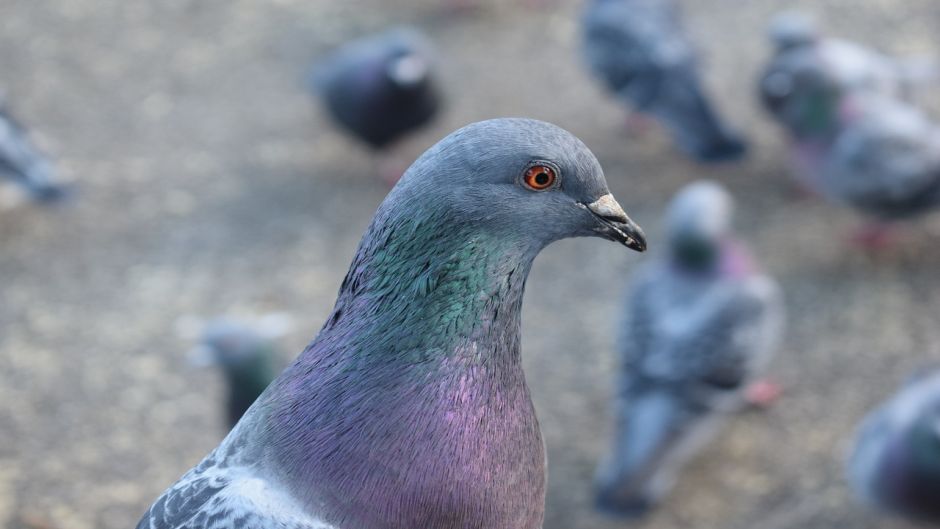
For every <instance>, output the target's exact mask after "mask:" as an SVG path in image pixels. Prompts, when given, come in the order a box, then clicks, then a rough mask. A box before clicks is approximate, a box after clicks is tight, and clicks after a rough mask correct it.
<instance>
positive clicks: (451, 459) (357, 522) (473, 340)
mask: <svg viewBox="0 0 940 529" xmlns="http://www.w3.org/2000/svg"><path fill="white" fill-rule="evenodd" d="M575 236H600V237H605V238H608V239H610V240H614V241H618V242H621V243H623V244H624V245H627V246H629V247H631V248H634V249H637V250H643V249H645V241H644V239H643V235H642V232H641V231H640V229H639V228H638V227H637V226H636V225H635V224H634V223H633V222H632V221H631V220H630V219H629V218H628V217H627V216H626V214H625V213H624V212H623V210H622V209H621V208H620V206H619V205H617V203H616V201H615V200H614V199H613V197H612V196H611V195H610V193H609V191H608V190H607V185H606V181H605V180H604V176H603V171H602V170H601V168H600V165H599V164H598V162H597V160H596V159H595V158H594V156H593V154H591V152H590V151H589V150H588V149H587V147H585V146H584V144H583V143H581V142H580V141H579V140H578V139H577V138H575V137H573V136H572V135H570V134H569V133H567V132H565V131H563V130H562V129H559V128H558V127H555V126H553V125H550V124H547V123H544V122H539V121H534V120H526V119H498V120H490V121H484V122H480V123H475V124H472V125H469V126H467V127H464V128H462V129H460V130H458V131H456V132H454V133H452V134H451V135H449V136H448V137H446V138H445V139H443V140H442V141H440V142H439V143H438V144H436V145H435V146H434V147H432V148H431V149H429V150H428V151H427V152H425V153H424V154H423V155H422V156H421V157H420V158H419V159H418V160H417V161H416V162H415V163H414V164H413V165H412V166H411V168H410V169H409V170H408V171H407V172H406V173H405V175H404V177H403V178H402V179H401V180H400V181H399V182H398V184H397V185H396V186H395V188H393V189H392V191H391V192H390V193H389V195H388V196H387V197H386V199H385V201H384V202H383V203H382V205H381V206H380V207H379V209H378V211H377V212H376V214H375V216H374V218H373V221H372V223H371V225H370V226H369V228H367V230H366V233H365V235H364V236H363V239H362V241H361V243H360V245H359V248H358V250H357V252H356V255H355V257H354V258H353V261H352V264H351V265H350V268H349V272H348V273H347V275H346V278H345V279H344V280H343V282H342V285H341V286H340V291H339V294H338V297H337V301H336V305H335V307H334V309H333V312H332V313H331V315H330V316H329V317H328V319H327V321H326V323H325V324H324V326H323V327H322V329H321V330H320V332H319V333H318V334H317V336H316V337H315V338H314V339H313V341H312V342H311V343H310V345H308V346H307V348H306V350H305V351H304V352H303V353H302V354H301V355H300V357H299V358H298V359H297V360H296V361H295V362H294V363H293V365H292V366H290V367H289V368H288V369H287V370H286V371H285V372H284V373H282V374H281V375H280V376H279V377H278V378H277V379H276V380H275V381H274V382H272V384H271V385H270V386H269V387H268V389H267V390H265V392H264V393H263V394H262V395H261V397H260V398H259V399H258V401H257V402H256V403H255V404H254V405H253V406H252V407H251V408H250V409H249V410H248V412H247V413H246V414H245V416H244V417H243V418H242V420H241V421H240V422H239V423H238V424H237V425H236V426H235V428H234V429H233V430H232V432H231V433H230V434H229V435H228V437H227V438H226V439H225V440H224V441H223V442H222V444H221V445H220V446H219V447H218V448H217V449H216V450H214V451H213V452H212V453H211V454H210V455H209V456H208V457H207V458H206V459H205V460H204V461H203V462H202V463H200V464H199V465H198V466H197V467H196V468H194V469H193V470H191V471H190V472H189V473H187V474H186V475H184V476H183V477H182V478H181V479H180V480H179V481H178V482H177V483H176V484H175V485H173V486H172V487H170V489H168V490H167V491H166V492H165V493H164V494H163V496H161V497H160V498H159V499H158V500H157V502H156V503H155V504H154V505H153V507H151V509H150V510H149V511H148V512H147V513H146V514H145V516H144V518H143V519H142V520H141V522H140V524H139V526H138V527H139V528H140V529H144V528H151V529H170V528H183V527H185V528H191V529H197V528H198V529H204V528H215V527H220V528H221V527H252V528H268V527H272V528H273V527H277V528H281V527H289V528H295V527H296V528H304V529H312V528H317V529H319V528H330V529H379V528H381V529H418V528H421V529H471V528H472V529H484V528H486V529H536V528H539V527H541V524H542V518H543V510H544V494H545V452H544V448H543V443H542V438H541V434H540V431H539V427H538V422H537V420H536V417H535V412H534V409H533V406H532V402H531V399H530V397H529V392H528V388H527V386H526V383H525V378H524V376H523V372H522V366H521V361H520V347H519V342H520V336H519V333H520V324H521V320H520V310H521V306H522V294H523V290H524V286H525V281H526V277H527V275H528V272H529V269H530V267H531V263H532V260H533V259H534V258H535V256H536V254H538V252H539V251H540V250H541V249H542V248H543V247H544V246H546V245H547V244H549V243H551V242H552V241H555V240H558V239H561V238H566V237H575Z"/></svg>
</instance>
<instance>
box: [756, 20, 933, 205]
mask: <svg viewBox="0 0 940 529" xmlns="http://www.w3.org/2000/svg"><path fill="white" fill-rule="evenodd" d="M770 38H771V40H772V41H773V43H774V45H775V49H776V52H775V54H774V56H773V58H772V59H771V61H770V63H769V64H768V66H767V67H766V68H765V69H764V72H763V73H762V75H761V78H760V82H759V90H760V97H761V101H762V103H763V105H764V107H765V108H766V109H767V111H768V112H770V113H771V115H773V117H774V118H775V119H776V120H777V122H778V123H779V124H780V125H781V126H782V127H783V128H784V129H785V130H786V131H787V132H788V133H789V135H790V136H791V138H792V139H793V141H794V146H793V149H794V152H793V157H794V160H795V165H796V168H795V171H794V173H795V176H796V177H797V178H798V179H799V180H800V182H801V183H802V184H803V185H804V186H805V187H806V188H808V189H809V190H811V191H813V192H816V193H821V192H823V191H822V190H821V189H820V186H819V185H818V184H819V180H820V179H821V178H822V176H821V175H820V171H821V165H822V160H823V159H825V158H826V156H828V151H829V149H830V148H831V145H832V143H833V141H834V140H835V137H836V136H837V135H838V134H839V133H840V132H841V131H842V128H843V126H844V124H845V120H846V119H847V118H848V117H849V116H848V115H846V113H845V108H844V107H845V102H846V100H847V99H848V98H857V97H881V98H895V99H902V98H906V97H908V96H909V94H910V92H911V91H912V89H913V87H914V86H915V85H917V84H920V83H922V82H924V81H926V80H928V79H932V78H935V77H936V70H937V69H936V67H935V66H934V65H933V64H932V63H931V62H930V61H925V60H923V59H907V60H900V59H895V58H892V57H888V56H886V55H883V54H881V53H878V52H877V51H874V50H870V49H868V48H865V47H863V46H860V45H858V44H855V43H852V42H848V41H844V40H840V39H835V38H825V37H823V36H822V35H820V32H819V30H818V29H817V27H816V24H815V22H814V21H813V20H812V19H811V18H810V17H808V16H806V15H803V14H801V13H796V12H787V13H783V14H780V15H778V16H777V17H775V18H774V20H773V22H772V23H771V27H770Z"/></svg>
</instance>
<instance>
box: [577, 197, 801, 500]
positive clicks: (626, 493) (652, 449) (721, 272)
mask: <svg viewBox="0 0 940 529" xmlns="http://www.w3.org/2000/svg"><path fill="white" fill-rule="evenodd" d="M731 209H732V199H731V197H730V195H729V194H728V193H727V191H725V190H724V189H723V188H722V187H721V186H719V185H718V184H716V183H714V182H710V181H698V182H695V183H692V184H690V185H688V186H686V187H685V188H684V189H683V190H682V191H680V192H679V194H678V195H677V196H676V197H675V198H674V199H673V201H672V204H671V205H670V207H669V210H668V213H667V219H666V223H667V228H666V230H667V234H666V238H667V240H666V245H667V247H666V249H665V250H664V254H663V255H661V256H659V257H658V258H657V259H653V260H651V261H649V262H647V263H646V264H645V266H643V267H642V268H641V269H640V270H639V271H638V272H637V276H636V278H635V280H634V281H633V282H632V285H631V287H630V288H629V289H628V291H627V294H626V300H625V310H624V318H623V320H622V322H621V324H620V326H619V329H620V335H619V337H618V341H617V343H618V348H619V353H620V356H621V360H622V362H623V364H622V369H621V371H620V376H619V383H618V390H617V397H616V402H615V434H614V441H613V446H612V449H611V452H610V454H609V456H607V457H606V458H605V460H604V461H602V462H601V464H600V465H599V466H598V469H597V473H596V476H595V489H594V490H595V504H596V506H597V508H598V509H600V510H601V511H603V512H606V513H608V514H611V515H615V516H621V517H627V518H639V517H642V516H644V515H646V514H648V513H649V512H650V510H651V509H652V508H654V507H655V506H656V505H657V504H658V503H659V502H660V501H661V500H662V498H663V497H664V496H665V495H666V494H667V493H668V492H669V490H670V489H671V488H672V486H673V484H674V482H675V480H676V479H677V475H678V473H679V472H680V471H681V469H682V467H683V466H684V465H685V464H686V463H687V462H688V461H689V460H690V459H691V458H692V457H693V456H694V455H695V454H696V452H698V451H699V449H700V448H702V447H703V446H704V445H705V444H706V443H708V442H710V441H711V440H712V439H713V438H714V436H715V434H716V433H717V430H718V429H719V428H720V427H721V426H722V424H723V422H724V421H725V419H726V418H727V417H728V416H729V415H730V414H731V413H733V412H734V411H737V410H738V409H740V408H741V407H742V405H743V404H744V403H745V400H746V399H745V396H746V393H747V391H748V388H749V385H750V384H751V383H754V382H755V380H756V378H757V376H758V375H759V374H760V373H761V372H762V371H763V369H764V367H765V366H766V364H767V362H768V361H769V359H770V357H771V355H772V353H773V352H774V349H775V347H776V344H777V342H778V340H779V336H780V333H781V329H782V324H783V306H782V301H781V299H780V293H779V288H778V287H777V285H776V283H775V282H774V281H773V280H772V279H771V278H770V277H768V276H767V275H765V274H763V273H762V272H760V271H759V270H758V269H757V266H756V264H755V263H754V261H753V259H752V258H751V257H750V256H749V254H748V253H747V251H746V250H745V248H744V247H743V245H742V244H741V243H740V242H738V241H737V240H736V239H735V238H734V237H733V235H732V234H731V232H730V222H731V213H732V211H731Z"/></svg>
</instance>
